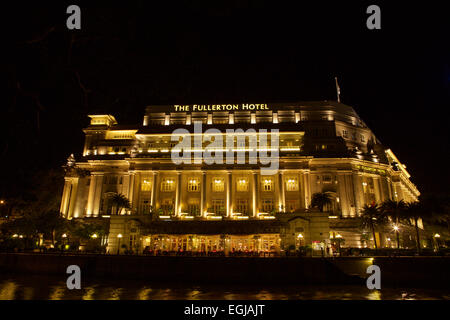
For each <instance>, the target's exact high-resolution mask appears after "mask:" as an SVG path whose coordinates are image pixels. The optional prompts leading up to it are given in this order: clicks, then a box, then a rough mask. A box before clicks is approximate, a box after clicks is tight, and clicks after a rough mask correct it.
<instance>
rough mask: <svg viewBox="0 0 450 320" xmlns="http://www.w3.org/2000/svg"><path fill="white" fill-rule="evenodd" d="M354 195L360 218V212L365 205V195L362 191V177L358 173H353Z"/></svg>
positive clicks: (356, 209)
mask: <svg viewBox="0 0 450 320" xmlns="http://www.w3.org/2000/svg"><path fill="white" fill-rule="evenodd" d="M352 176H353V193H354V195H355V214H356V216H359V214H360V210H361V208H362V206H363V205H364V194H363V189H362V181H361V175H360V174H359V173H358V172H353V174H352Z"/></svg>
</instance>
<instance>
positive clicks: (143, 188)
mask: <svg viewBox="0 0 450 320" xmlns="http://www.w3.org/2000/svg"><path fill="white" fill-rule="evenodd" d="M151 190H152V184H151V182H150V180H148V179H144V180H142V184H141V191H144V192H148V191H151Z"/></svg>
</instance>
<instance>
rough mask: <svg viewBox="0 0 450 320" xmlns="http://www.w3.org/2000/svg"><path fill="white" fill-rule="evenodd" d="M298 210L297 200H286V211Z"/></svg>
mask: <svg viewBox="0 0 450 320" xmlns="http://www.w3.org/2000/svg"><path fill="white" fill-rule="evenodd" d="M298 208H299V205H298V200H286V210H287V211H288V212H294V211H295V210H297V209H298Z"/></svg>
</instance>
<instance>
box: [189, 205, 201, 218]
mask: <svg viewBox="0 0 450 320" xmlns="http://www.w3.org/2000/svg"><path fill="white" fill-rule="evenodd" d="M188 213H189V214H190V215H191V216H199V215H200V208H199V205H198V203H196V202H195V203H189V204H188Z"/></svg>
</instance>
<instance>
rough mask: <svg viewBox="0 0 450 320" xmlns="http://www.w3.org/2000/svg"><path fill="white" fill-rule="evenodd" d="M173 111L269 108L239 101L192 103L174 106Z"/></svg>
mask: <svg viewBox="0 0 450 320" xmlns="http://www.w3.org/2000/svg"><path fill="white" fill-rule="evenodd" d="M173 107H174V109H175V111H183V112H193V111H249V110H270V109H269V107H268V106H267V104H265V103H240V104H192V105H178V104H175V105H174V106H173Z"/></svg>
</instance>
